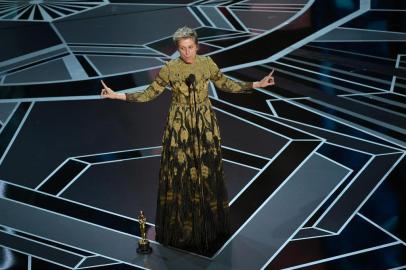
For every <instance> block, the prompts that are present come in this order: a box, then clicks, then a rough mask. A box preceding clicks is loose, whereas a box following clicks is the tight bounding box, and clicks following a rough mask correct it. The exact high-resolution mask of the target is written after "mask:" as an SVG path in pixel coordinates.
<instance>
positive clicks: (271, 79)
mask: <svg viewBox="0 0 406 270" xmlns="http://www.w3.org/2000/svg"><path fill="white" fill-rule="evenodd" d="M273 72H274V70H273V69H272V71H271V72H270V73H269V74H268V75H267V76H265V77H264V78H263V79H262V80H260V81H259V82H254V84H253V88H263V87H267V86H269V85H275V80H274V77H273V76H272V74H273Z"/></svg>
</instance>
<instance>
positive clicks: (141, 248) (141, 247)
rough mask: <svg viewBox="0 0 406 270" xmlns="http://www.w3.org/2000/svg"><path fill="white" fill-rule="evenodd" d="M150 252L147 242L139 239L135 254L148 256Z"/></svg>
mask: <svg viewBox="0 0 406 270" xmlns="http://www.w3.org/2000/svg"><path fill="white" fill-rule="evenodd" d="M151 252H152V248H151V247H150V246H149V241H148V240H145V239H141V240H140V241H138V248H137V253H139V254H150V253H151Z"/></svg>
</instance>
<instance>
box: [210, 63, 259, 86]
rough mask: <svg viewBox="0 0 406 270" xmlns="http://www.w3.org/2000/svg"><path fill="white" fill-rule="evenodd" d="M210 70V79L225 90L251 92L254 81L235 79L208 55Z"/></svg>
mask: <svg viewBox="0 0 406 270" xmlns="http://www.w3.org/2000/svg"><path fill="white" fill-rule="evenodd" d="M207 60H208V65H209V70H210V80H211V81H213V83H214V85H215V86H216V87H217V88H218V89H220V90H222V91H224V92H231V93H251V92H252V87H253V83H252V82H243V81H241V82H237V81H234V80H232V79H230V78H228V77H227V76H225V75H224V74H223V72H221V70H220V69H219V68H218V66H217V64H216V63H215V62H214V61H213V59H211V57H210V56H207Z"/></svg>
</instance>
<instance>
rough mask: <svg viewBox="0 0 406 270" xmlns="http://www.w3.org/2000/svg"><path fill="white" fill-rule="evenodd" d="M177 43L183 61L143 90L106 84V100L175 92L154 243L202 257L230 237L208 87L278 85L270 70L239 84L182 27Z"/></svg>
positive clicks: (168, 64)
mask: <svg viewBox="0 0 406 270" xmlns="http://www.w3.org/2000/svg"><path fill="white" fill-rule="evenodd" d="M173 40H174V42H175V44H176V46H177V48H178V51H179V54H180V57H178V58H177V59H174V60H171V61H169V62H166V63H165V65H164V66H163V67H162V68H161V70H160V71H159V74H158V75H157V77H156V78H155V80H154V81H153V82H152V83H151V84H150V86H149V87H148V88H147V89H146V90H145V91H144V92H138V93H130V94H124V93H116V92H114V91H113V90H111V89H110V88H109V87H107V85H106V84H104V82H102V83H103V89H102V92H101V95H102V97H103V98H110V99H120V100H126V101H130V102H146V101H150V100H152V99H154V98H155V97H157V96H158V95H159V94H160V93H162V92H163V91H164V89H165V87H166V86H168V85H170V86H171V88H172V100H171V105H170V108H169V114H168V118H167V122H166V126H165V130H164V134H163V138H162V154H161V167H160V172H159V187H158V198H157V211H156V220H155V230H156V240H157V241H158V242H160V243H162V244H165V245H171V246H174V247H177V248H181V249H187V250H191V251H195V252H198V253H203V254H204V253H207V252H210V251H211V250H212V249H213V248H216V247H217V245H218V244H219V243H220V244H221V242H222V241H223V240H224V239H225V238H226V237H227V236H228V234H229V205H228V196H227V190H226V186H225V181H224V173H223V163H222V154H221V138H220V132H219V127H218V123H217V119H216V116H215V113H214V111H213V109H212V106H211V103H210V99H209V97H208V84H209V81H213V82H214V84H215V85H216V87H217V88H219V89H221V90H223V91H227V92H234V93H241V92H244V91H248V90H250V89H252V88H258V87H266V86H269V85H273V84H274V78H273V77H272V72H271V73H270V74H269V75H268V76H266V77H264V78H263V79H262V80H261V81H259V82H236V81H233V80H231V79H229V78H227V77H226V76H224V75H223V73H222V72H221V71H220V69H219V68H218V67H217V65H216V64H215V63H214V62H213V60H212V59H211V58H210V57H208V56H200V55H197V51H198V39H197V34H196V32H195V31H194V30H193V29H191V28H188V27H182V28H180V29H178V30H177V31H176V32H175V33H174V35H173Z"/></svg>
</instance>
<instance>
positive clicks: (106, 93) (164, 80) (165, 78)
mask: <svg viewBox="0 0 406 270" xmlns="http://www.w3.org/2000/svg"><path fill="white" fill-rule="evenodd" d="M101 83H102V85H103V89H102V90H101V97H102V98H109V99H119V100H125V101H130V102H147V101H150V100H153V99H154V98H156V97H157V96H159V95H160V94H161V93H162V92H163V91H164V90H165V87H166V86H167V85H168V84H169V70H168V66H167V64H165V65H164V66H163V67H162V68H161V70H160V71H159V73H158V75H157V76H156V78H155V80H154V81H153V82H152V83H151V84H150V85H149V86H148V87H147V89H145V91H143V92H136V93H125V94H124V93H117V92H115V91H113V90H112V89H111V88H109V87H108V86H107V85H106V84H105V83H104V82H103V81H101Z"/></svg>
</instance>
